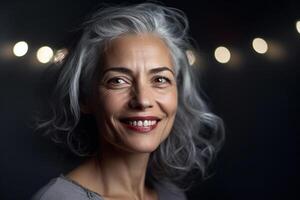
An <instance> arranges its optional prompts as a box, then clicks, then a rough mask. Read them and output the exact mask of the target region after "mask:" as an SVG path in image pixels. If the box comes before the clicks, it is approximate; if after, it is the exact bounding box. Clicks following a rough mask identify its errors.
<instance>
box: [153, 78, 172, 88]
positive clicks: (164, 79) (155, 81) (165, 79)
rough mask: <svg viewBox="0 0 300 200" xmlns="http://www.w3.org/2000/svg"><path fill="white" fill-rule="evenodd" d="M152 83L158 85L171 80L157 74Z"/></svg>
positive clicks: (168, 82) (163, 84)
mask: <svg viewBox="0 0 300 200" xmlns="http://www.w3.org/2000/svg"><path fill="white" fill-rule="evenodd" d="M154 83H155V84H156V85H159V86H165V85H167V84H170V83H171V81H170V79H168V78H167V77H164V76H157V77H154Z"/></svg>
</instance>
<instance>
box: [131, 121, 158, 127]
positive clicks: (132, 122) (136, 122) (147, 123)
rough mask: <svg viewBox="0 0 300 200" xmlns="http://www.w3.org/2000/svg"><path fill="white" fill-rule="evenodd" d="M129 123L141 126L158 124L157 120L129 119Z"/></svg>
mask: <svg viewBox="0 0 300 200" xmlns="http://www.w3.org/2000/svg"><path fill="white" fill-rule="evenodd" d="M128 123H129V125H131V126H139V127H141V126H152V125H154V124H156V120H144V121H142V120H139V121H129V122H128Z"/></svg>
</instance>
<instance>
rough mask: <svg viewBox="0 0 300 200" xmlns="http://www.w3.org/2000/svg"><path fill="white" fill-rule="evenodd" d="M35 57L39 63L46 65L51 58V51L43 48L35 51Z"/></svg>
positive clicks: (48, 48)
mask: <svg viewBox="0 0 300 200" xmlns="http://www.w3.org/2000/svg"><path fill="white" fill-rule="evenodd" d="M36 57H37V59H38V61H39V62H41V63H48V62H50V60H51V59H52V57H53V50H52V49H51V48H50V47H47V46H43V47H41V48H39V50H38V51H37V54H36Z"/></svg>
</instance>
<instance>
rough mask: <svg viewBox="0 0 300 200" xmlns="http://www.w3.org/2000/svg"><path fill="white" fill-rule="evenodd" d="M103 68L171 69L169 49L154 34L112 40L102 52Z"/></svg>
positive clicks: (126, 36)
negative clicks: (138, 67)
mask: <svg viewBox="0 0 300 200" xmlns="http://www.w3.org/2000/svg"><path fill="white" fill-rule="evenodd" d="M104 60H105V66H106V67H111V66H115V65H117V66H120V65H121V66H125V67H130V66H131V67H132V66H133V65H134V66H136V67H137V66H140V65H144V66H145V65H146V66H148V67H150V66H152V65H158V66H162V65H164V66H167V67H172V59H171V54H170V51H169V48H168V47H167V45H166V44H165V42H164V41H163V40H162V39H161V38H159V37H158V36H156V35H154V34H139V35H135V34H130V35H124V36H121V37H118V38H116V39H113V40H112V41H111V42H109V44H108V45H107V47H106V50H105V52H104Z"/></svg>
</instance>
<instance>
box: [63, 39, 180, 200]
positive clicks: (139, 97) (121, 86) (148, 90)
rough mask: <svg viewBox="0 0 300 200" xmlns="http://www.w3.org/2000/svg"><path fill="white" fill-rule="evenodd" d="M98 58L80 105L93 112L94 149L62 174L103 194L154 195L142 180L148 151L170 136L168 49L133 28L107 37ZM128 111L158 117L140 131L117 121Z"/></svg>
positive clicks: (172, 98)
mask: <svg viewBox="0 0 300 200" xmlns="http://www.w3.org/2000/svg"><path fill="white" fill-rule="evenodd" d="M103 58H104V62H103V66H101V73H100V76H99V80H97V81H96V82H95V84H94V85H95V87H94V89H93V91H94V92H93V95H92V96H91V97H90V98H89V99H88V100H87V103H86V104H85V105H83V106H82V112H84V113H91V114H93V115H94V116H95V118H96V121H97V126H98V130H99V134H100V143H101V145H100V149H99V155H98V156H97V157H95V158H92V159H89V160H88V161H87V162H85V163H84V164H82V165H81V166H79V167H78V168H76V169H75V170H73V171H71V172H70V173H69V174H68V175H67V176H68V177H69V178H71V179H73V180H74V181H77V182H78V183H80V184H81V185H83V186H84V187H87V188H89V189H90V190H93V191H95V192H97V193H99V194H101V196H103V197H104V199H105V200H107V199H115V200H116V199H123V200H124V199H131V200H132V199H139V200H145V199H146V200H154V199H157V194H156V192H155V191H154V190H151V189H150V188H147V187H146V186H145V175H146V168H147V163H148V160H149V156H150V154H151V152H153V151H155V150H156V149H157V147H158V146H159V145H160V144H161V143H162V142H163V141H164V140H165V139H166V138H167V137H168V136H169V134H170V131H171V129H172V126H173V123H174V119H175V115H176V110H177V86H176V79H175V73H174V68H173V62H172V58H171V55H170V52H169V49H168V47H167V46H166V45H165V43H164V42H163V41H162V40H161V39H160V38H158V37H157V36H155V35H153V34H140V35H133V34H132V35H125V36H122V37H119V38H116V39H114V40H112V41H111V42H110V43H109V45H108V46H107V49H106V52H105V54H104V55H103ZM132 116H155V117H158V118H159V119H160V121H159V123H158V125H157V127H156V128H155V129H153V130H151V131H150V132H149V133H146V134H144V133H139V132H136V131H134V130H130V129H128V128H126V126H124V123H122V122H121V121H120V118H124V117H132Z"/></svg>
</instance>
